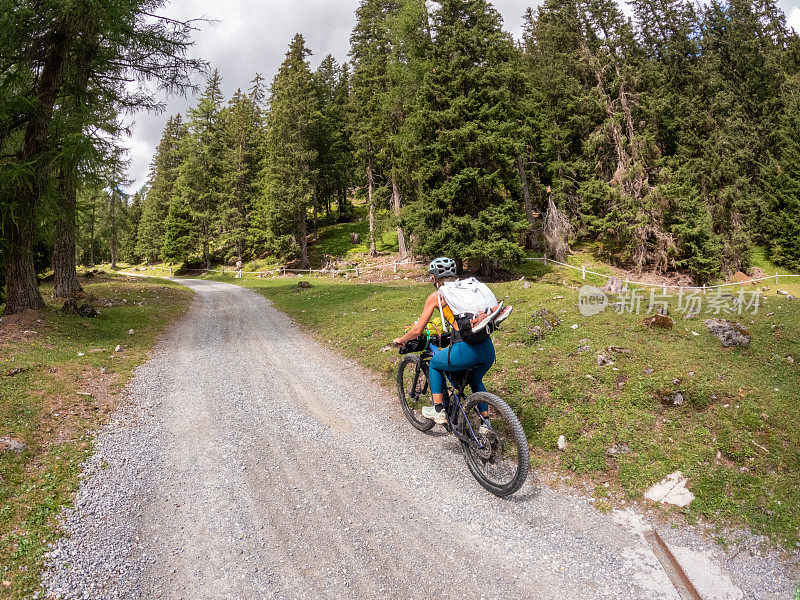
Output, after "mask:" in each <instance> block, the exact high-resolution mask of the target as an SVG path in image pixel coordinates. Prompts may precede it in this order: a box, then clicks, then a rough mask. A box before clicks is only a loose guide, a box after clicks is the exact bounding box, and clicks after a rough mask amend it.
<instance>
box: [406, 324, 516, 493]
mask: <svg viewBox="0 0 800 600" xmlns="http://www.w3.org/2000/svg"><path fill="white" fill-rule="evenodd" d="M447 336H448V334H443V335H440V336H429V335H427V334H423V335H421V336H419V337H418V338H415V339H413V340H410V341H409V342H407V343H406V344H405V345H404V346H403V347H402V348H400V354H403V355H404V356H403V358H402V359H401V360H400V364H399V365H398V366H397V392H398V395H399V398H400V404H401V405H402V407H403V412H404V413H405V415H406V417H407V418H408V420H409V421H410V422H411V424H412V425H413V426H414V427H415V428H417V429H419V430H420V431H428V430H430V429H431V428H432V427H433V426H434V424H435V423H434V421H433V420H431V419H428V418H427V417H424V416H423V415H422V408H423V407H424V406H429V405H431V404H432V402H433V399H432V397H431V393H430V389H429V385H428V373H429V369H430V360H431V357H432V356H433V355H434V354H435V353H437V352H447V349H446V346H448V345H449V339H448V337H447ZM470 373H471V369H469V370H466V371H453V372H448V373H447V384H446V386H445V390H444V411H445V414H446V416H447V422H446V423H445V424H444V428H445V429H446V430H447V431H448V432H450V433H452V434H453V435H454V436H456V437H457V438H458V440H459V441H460V442H461V449H462V451H463V453H464V458H465V460H466V462H467V466H468V467H469V470H470V472H471V473H472V475H473V477H475V479H477V480H478V483H480V484H481V485H482V486H483V487H484V488H486V489H487V490H489V491H490V492H491V493H493V494H495V495H496V496H509V495H511V494H513V493H514V492H516V491H517V490H518V489H519V488H520V487H521V486H522V484H523V483H524V482H525V478H526V477H527V476H528V467H529V465H530V456H529V454H528V440H527V438H526V437H525V432H524V431H523V429H522V425H521V424H520V422H519V419H517V416H516V415H515V414H514V411H513V410H511V407H509V406H508V404H506V403H505V401H503V400H502V399H500V398H498V397H497V396H495V395H494V394H490V393H489V392H475V393H473V394H470V395H469V396H467V395H466V394H465V392H464V388H465V387H466V386H467V384H468V382H469V378H470ZM479 405H481V406H480V409H479ZM483 409H486V410H483ZM482 413H484V414H482Z"/></svg>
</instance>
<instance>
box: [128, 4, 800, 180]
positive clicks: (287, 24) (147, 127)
mask: <svg viewBox="0 0 800 600" xmlns="http://www.w3.org/2000/svg"><path fill="white" fill-rule="evenodd" d="M538 3H539V1H538V0H494V6H495V8H497V10H498V11H499V12H500V14H501V15H502V16H503V20H504V23H505V28H506V30H507V31H510V32H511V33H512V34H514V35H515V36H516V37H519V35H520V33H521V29H522V15H523V13H524V12H525V10H526V9H527V7H528V6H536V5H537V4H538ZM778 4H779V5H780V6H781V8H783V10H784V12H785V13H786V16H787V20H788V22H789V24H790V25H791V26H793V27H794V28H795V30H797V31H800V0H779V2H778ZM356 6H358V0H227V1H226V0H172V2H170V4H169V5H168V6H166V7H165V9H164V10H163V11H161V12H162V14H163V15H165V16H168V17H172V18H177V19H191V18H198V17H204V18H207V19H212V20H215V21H217V23H216V24H214V25H203V26H202V29H201V30H200V31H198V32H196V33H195V36H194V39H195V46H194V48H193V50H192V54H193V55H195V56H198V57H201V58H204V59H205V60H207V61H209V62H210V63H211V67H212V68H218V69H219V71H220V74H221V75H222V83H223V85H222V91H223V94H224V96H225V98H230V96H231V94H232V93H233V92H234V91H236V89H237V88H243V89H246V88H247V87H248V84H249V82H250V80H251V79H252V78H253V75H254V74H255V73H261V74H262V75H263V76H264V77H265V79H266V81H267V82H269V81H272V78H273V76H274V75H275V72H276V71H277V68H278V66H279V65H280V63H281V61H282V60H283V57H284V54H285V53H286V49H287V47H288V45H289V41H290V40H291V38H292V36H294V34H295V33H297V32H300V33H302V34H303V35H304V36H305V38H306V45H307V46H308V47H309V48H310V49H311V51H312V52H313V55H312V56H311V58H310V60H311V65H312V68H316V66H317V65H318V64H319V61H320V60H322V58H324V57H325V56H326V55H327V54H333V56H334V57H335V58H336V59H337V60H338V61H340V62H343V61H345V60H347V51H348V48H349V38H350V31H351V30H352V29H353V25H355V9H356ZM201 83H202V82H201ZM166 102H167V109H166V111H165V112H164V113H160V114H137V115H135V116H134V117H133V121H134V122H135V124H136V125H135V127H134V132H133V136H132V137H131V138H130V139H129V140H128V144H127V145H128V146H129V147H130V155H129V156H130V159H131V168H130V178H131V179H132V180H134V182H133V184H132V185H131V187H130V190H131V191H133V190H136V189H138V188H139V187H140V186H141V185H142V184H143V183H144V182H145V179H146V178H147V169H148V165H149V163H150V159H151V158H152V156H153V151H154V150H155V147H156V145H157V144H158V140H159V138H160V137H161V132H162V130H163V128H164V125H165V123H166V121H167V118H168V117H169V116H170V115H173V114H175V113H178V112H180V113H183V114H185V112H186V109H187V107H189V106H192V105H193V104H194V103H195V100H194V98H181V97H174V98H169V99H166Z"/></svg>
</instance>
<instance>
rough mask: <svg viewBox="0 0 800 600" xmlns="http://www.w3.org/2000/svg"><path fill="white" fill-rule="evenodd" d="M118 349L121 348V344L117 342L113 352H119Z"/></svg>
mask: <svg viewBox="0 0 800 600" xmlns="http://www.w3.org/2000/svg"><path fill="white" fill-rule="evenodd" d="M120 350H122V344H117V347H116V348H114V352H119V351H120Z"/></svg>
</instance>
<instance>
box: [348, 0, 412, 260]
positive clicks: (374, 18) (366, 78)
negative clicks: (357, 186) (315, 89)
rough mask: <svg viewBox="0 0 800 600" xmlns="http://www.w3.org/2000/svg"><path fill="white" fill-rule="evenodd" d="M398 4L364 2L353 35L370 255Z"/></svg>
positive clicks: (394, 0)
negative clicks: (391, 21) (391, 31)
mask: <svg viewBox="0 0 800 600" xmlns="http://www.w3.org/2000/svg"><path fill="white" fill-rule="evenodd" d="M399 7H400V2H399V0H361V3H360V4H359V6H358V8H357V9H356V25H355V28H354V29H353V32H352V34H351V35H350V60H351V64H352V66H353V76H352V78H351V80H350V85H351V93H350V118H351V131H352V134H351V135H352V140H353V145H354V146H355V148H356V158H357V160H358V162H359V166H360V169H359V170H360V171H361V172H362V173H363V180H362V181H363V182H364V183H365V185H366V188H367V205H368V210H369V253H370V254H371V255H373V256H374V255H375V254H377V247H376V242H375V211H376V198H375V188H376V176H377V175H378V173H379V172H380V170H381V168H382V166H383V165H382V164H381V160H380V159H381V157H382V156H383V155H385V153H386V144H387V140H388V136H389V134H390V125H389V122H388V119H387V117H388V115H387V112H386V109H387V105H388V104H389V102H388V100H387V95H388V94H389V93H390V86H391V80H390V74H389V62H390V60H391V52H392V50H391V40H390V35H389V23H388V19H389V17H390V16H392V15H396V14H397V11H398V10H399Z"/></svg>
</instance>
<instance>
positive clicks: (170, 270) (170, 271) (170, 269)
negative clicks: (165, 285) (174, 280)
mask: <svg viewBox="0 0 800 600" xmlns="http://www.w3.org/2000/svg"><path fill="white" fill-rule="evenodd" d="M169 274H170V275H172V267H170V268H169Z"/></svg>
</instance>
